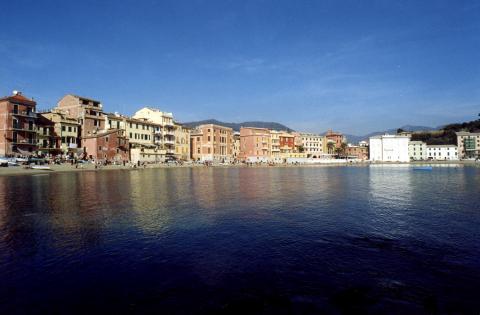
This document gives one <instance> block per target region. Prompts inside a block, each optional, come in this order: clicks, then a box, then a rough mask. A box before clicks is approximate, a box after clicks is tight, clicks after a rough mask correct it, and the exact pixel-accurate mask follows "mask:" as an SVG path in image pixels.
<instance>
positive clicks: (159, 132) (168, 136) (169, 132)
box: [133, 107, 176, 157]
mask: <svg viewBox="0 0 480 315" xmlns="http://www.w3.org/2000/svg"><path fill="white" fill-rule="evenodd" d="M133 118H135V119H141V120H144V121H148V122H151V123H153V124H155V130H154V139H153V141H154V144H155V145H157V146H158V148H159V149H160V150H164V151H162V152H165V157H174V156H175V153H176V151H175V123H174V121H173V114H172V113H168V112H163V111H161V110H159V109H157V108H152V107H144V108H142V109H140V110H138V111H137V112H136V113H135V115H133Z"/></svg>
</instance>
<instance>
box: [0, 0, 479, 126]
mask: <svg viewBox="0 0 480 315" xmlns="http://www.w3.org/2000/svg"><path fill="white" fill-rule="evenodd" d="M97 2H98V3H97ZM0 10H1V12H2V13H3V15H2V19H1V20H0V94H2V95H7V94H10V92H11V90H14V89H18V90H21V91H23V92H24V94H26V95H28V96H33V97H34V98H35V99H36V100H37V101H38V103H39V107H40V108H49V107H53V106H54V105H55V104H56V102H57V101H58V100H59V99H60V98H61V96H62V95H64V94H67V93H75V94H79V95H83V96H88V97H92V98H96V99H99V100H101V101H102V103H103V104H104V108H105V110H106V111H111V112H113V111H119V112H122V113H125V114H128V115H130V114H132V113H134V112H135V110H137V109H139V108H141V107H143V106H146V105H148V106H155V107H158V108H160V109H162V110H166V111H172V112H173V113H174V115H175V117H176V118H177V119H178V120H180V121H192V120H200V119H207V118H217V119H219V120H223V121H233V122H240V121H246V120H267V121H277V122H281V123H284V124H286V125H288V126H289V127H291V128H294V129H296V130H305V131H311V132H323V131H325V130H327V129H329V128H333V129H336V130H339V131H343V132H346V133H350V134H357V135H360V134H365V133H368V132H371V131H377V130H384V129H388V128H396V127H399V126H401V125H404V124H415V125H427V126H438V125H442V124H445V123H449V122H457V121H465V120H472V119H475V117H476V115H477V114H478V112H480V3H479V2H478V1H471V2H468V1H440V0H439V1H393V0H392V1H279V0H275V1H273V0H272V1H260V0H258V1H248V0H242V1H213V0H212V1H210V0H205V1H88V0H83V1H22V0H16V1H6V0H4V1H1V2H0Z"/></svg>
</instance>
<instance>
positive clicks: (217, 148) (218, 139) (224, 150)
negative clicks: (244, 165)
mask: <svg viewBox="0 0 480 315" xmlns="http://www.w3.org/2000/svg"><path fill="white" fill-rule="evenodd" d="M190 147H191V150H190V153H191V155H192V159H193V160H194V161H208V162H230V161H231V160H232V158H233V130H232V128H228V127H224V126H219V125H214V124H205V125H200V126H197V127H196V128H195V130H193V131H192V132H191V134H190Z"/></svg>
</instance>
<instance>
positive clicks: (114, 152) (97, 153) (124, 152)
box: [82, 129, 130, 163]
mask: <svg viewBox="0 0 480 315" xmlns="http://www.w3.org/2000/svg"><path fill="white" fill-rule="evenodd" d="M82 142H83V144H84V146H85V153H86V155H87V156H86V157H87V158H88V159H91V160H95V161H98V162H116V163H122V162H123V161H129V158H130V157H129V144H128V139H127V137H126V136H125V130H122V129H112V130H107V131H100V132H96V133H95V134H93V135H89V136H86V137H83V138H82Z"/></svg>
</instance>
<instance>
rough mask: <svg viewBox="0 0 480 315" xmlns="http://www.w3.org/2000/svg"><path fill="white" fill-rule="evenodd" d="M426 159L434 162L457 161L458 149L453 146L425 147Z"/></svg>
mask: <svg viewBox="0 0 480 315" xmlns="http://www.w3.org/2000/svg"><path fill="white" fill-rule="evenodd" d="M427 159H429V160H436V161H452V160H458V148H457V146H456V145H454V144H440V145H427Z"/></svg>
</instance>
